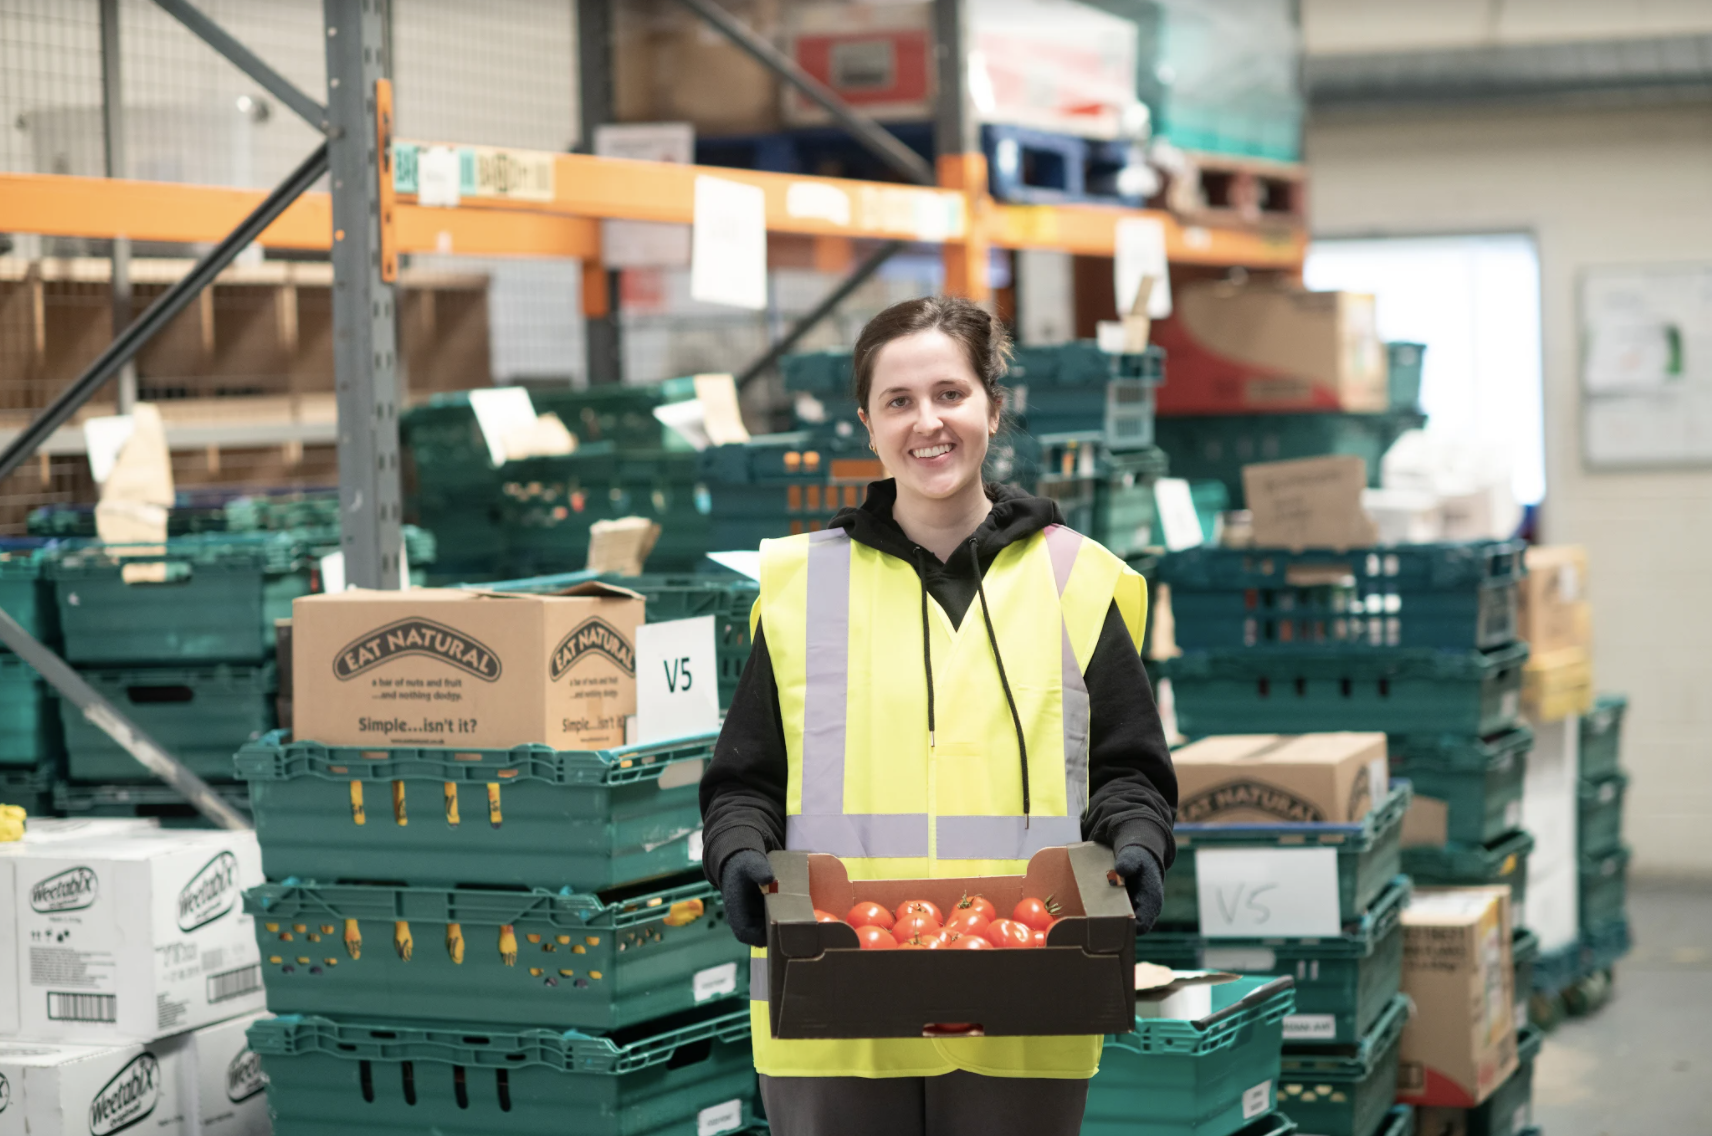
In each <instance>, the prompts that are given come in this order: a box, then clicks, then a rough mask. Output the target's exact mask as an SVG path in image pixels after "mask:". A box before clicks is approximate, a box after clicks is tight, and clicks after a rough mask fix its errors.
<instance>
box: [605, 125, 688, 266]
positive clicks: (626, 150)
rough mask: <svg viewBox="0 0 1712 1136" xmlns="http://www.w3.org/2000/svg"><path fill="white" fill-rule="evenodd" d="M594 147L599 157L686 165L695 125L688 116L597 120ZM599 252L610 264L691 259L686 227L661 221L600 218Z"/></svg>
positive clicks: (670, 263) (682, 263) (683, 262)
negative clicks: (602, 122)
mask: <svg viewBox="0 0 1712 1136" xmlns="http://www.w3.org/2000/svg"><path fill="white" fill-rule="evenodd" d="M594 152H595V153H596V154H598V155H600V156H601V157H603V158H631V159H634V160H636V161H643V162H671V163H673V164H675V165H687V164H689V163H690V162H692V161H694V160H695V127H693V126H691V125H690V124H689V123H687V122H638V123H622V124H609V125H605V126H597V127H595V131H594ZM600 233H601V236H600V257H601V261H602V262H603V263H604V264H606V266H607V267H608V268H683V267H685V266H686V265H688V264H689V263H690V227H689V226H688V225H675V224H669V223H666V222H660V221H602V222H601V223H600Z"/></svg>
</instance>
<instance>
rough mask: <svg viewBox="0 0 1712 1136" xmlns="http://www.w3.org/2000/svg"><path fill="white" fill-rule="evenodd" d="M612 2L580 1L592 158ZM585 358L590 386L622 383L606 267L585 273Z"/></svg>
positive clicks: (604, 101) (607, 106)
mask: <svg viewBox="0 0 1712 1136" xmlns="http://www.w3.org/2000/svg"><path fill="white" fill-rule="evenodd" d="M613 2H614V0H577V112H578V117H579V119H580V120H581V127H582V129H581V137H582V150H583V152H584V153H586V154H592V153H594V132H595V130H596V129H597V128H598V127H600V126H602V125H604V124H606V123H609V122H611V121H612V120H613V118H614V107H613V104H614V99H613V90H612V83H613V60H612V42H613V34H614V29H613V15H614V13H613ZM583 293H584V295H583V328H584V330H583V336H584V341H583V354H584V358H585V360H586V362H587V366H588V381H589V385H590V386H593V385H594V384H596V383H621V382H623V381H624V336H623V330H622V326H621V325H620V323H619V318H618V273H617V272H615V271H613V270H611V269H608V268H607V267H606V266H605V265H602V264H589V265H586V266H585V267H584V270H583Z"/></svg>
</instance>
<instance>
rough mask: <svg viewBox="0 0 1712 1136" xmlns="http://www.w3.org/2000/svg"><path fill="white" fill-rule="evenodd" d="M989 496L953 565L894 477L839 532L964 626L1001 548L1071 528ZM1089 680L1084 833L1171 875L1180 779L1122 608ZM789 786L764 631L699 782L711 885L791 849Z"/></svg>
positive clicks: (1108, 626)
mask: <svg viewBox="0 0 1712 1136" xmlns="http://www.w3.org/2000/svg"><path fill="white" fill-rule="evenodd" d="M987 495H988V497H989V498H990V499H991V500H992V502H993V508H992V511H991V512H990V513H988V514H987V517H986V519H985V520H983V521H982V522H981V524H980V526H979V527H977V528H976V530H975V531H974V533H973V534H972V535H971V538H970V540H968V541H965V542H964V543H963V544H962V546H960V547H959V548H958V550H957V551H956V552H954V553H952V554H951V558H950V560H949V561H946V562H941V561H940V559H939V558H938V557H937V556H935V555H934V554H933V553H931V552H928V551H927V550H926V549H924V548H922V547H921V546H919V545H917V544H916V543H915V542H914V541H912V540H910V539H909V537H907V536H905V535H904V531H903V529H902V528H900V527H899V526H898V523H897V522H896V521H895V520H893V519H892V503H893V502H894V501H895V500H896V499H897V485H896V483H895V482H893V481H890V480H887V481H876V482H874V483H872V484H871V485H869V486H868V498H867V500H866V501H865V502H864V503H863V504H862V507H861V508H859V509H845V510H843V511H841V512H839V513H838V515H837V516H835V517H833V519H832V522H831V525H830V527H833V528H843V529H846V530H848V531H849V533H850V537H851V539H852V540H857V541H860V542H861V543H863V544H865V545H867V546H868V547H870V548H873V549H876V550H878V551H880V552H884V553H886V554H888V555H890V556H895V557H897V558H898V559H900V560H903V561H905V562H907V563H909V564H912V565H914V566H915V570H916V573H917V574H918V575H919V576H920V577H921V580H922V583H923V585H924V586H925V588H926V590H927V593H928V594H929V595H931V596H932V597H933V598H934V600H936V601H937V602H938V603H939V606H940V607H942V608H944V609H945V613H946V615H948V616H950V617H951V622H952V624H953V625H957V624H960V623H962V621H963V617H964V615H965V614H966V613H967V612H968V610H969V605H970V604H971V603H972V602H973V601H974V598H975V595H976V591H977V589H978V588H979V585H980V577H981V576H982V575H984V574H985V573H986V571H987V569H988V568H989V567H991V565H992V563H993V559H994V558H995V557H997V556H998V554H999V552H1000V551H1001V550H1002V549H1004V548H1005V547H1006V546H1007V545H1009V544H1013V543H1015V542H1016V541H1019V540H1022V539H1024V538H1025V537H1028V536H1032V535H1033V534H1034V533H1037V532H1039V531H1040V530H1041V529H1044V528H1045V527H1046V526H1047V525H1050V524H1063V523H1064V522H1063V518H1062V517H1061V516H1060V515H1059V512H1058V506H1057V504H1056V503H1055V502H1053V501H1051V500H1049V499H1047V498H1044V497H1034V496H1031V495H1030V494H1027V493H1024V492H1022V491H1021V490H1018V489H1013V488H1011V487H1009V486H1004V485H995V486H989V487H988V489H987ZM971 542H972V543H973V544H974V547H975V554H974V556H973V557H972V556H971V555H970V554H969V553H968V549H969V546H970V544H971ZM1085 677H1086V680H1087V684H1088V700H1089V703H1090V708H1091V713H1090V721H1089V731H1088V734H1089V736H1088V781H1089V785H1088V788H1089V798H1088V812H1087V815H1086V816H1084V817H1083V818H1082V836H1083V838H1084V839H1087V840H1095V841H1098V842H1100V843H1101V844H1105V845H1108V846H1110V847H1112V848H1114V849H1116V848H1122V847H1124V846H1125V845H1129V844H1139V845H1141V846H1142V847H1144V848H1146V849H1147V850H1148V851H1149V852H1151V853H1153V856H1154V858H1155V859H1157V860H1158V861H1159V866H1160V867H1161V868H1162V869H1164V868H1169V867H1170V866H1171V861H1172V858H1173V857H1174V856H1175V854H1176V842H1175V841H1174V839H1173V838H1172V834H1171V824H1172V821H1173V819H1174V817H1175V815H1176V809H1177V774H1176V772H1175V771H1174V770H1173V769H1172V767H1171V752H1170V749H1169V747H1167V746H1166V744H1165V733H1164V730H1163V729H1162V728H1161V727H1160V724H1159V711H1158V709H1157V708H1156V707H1155V706H1154V703H1153V691H1152V688H1151V687H1150V686H1149V685H1148V681H1147V672H1146V670H1144V669H1143V667H1142V665H1141V658H1140V656H1139V655H1137V653H1136V649H1135V642H1134V640H1132V639H1131V638H1130V634H1129V629H1128V628H1127V627H1126V626H1125V625H1124V621H1123V616H1122V615H1121V614H1120V613H1119V612H1118V609H1117V605H1116V604H1115V603H1114V604H1113V605H1112V607H1111V609H1110V610H1109V611H1107V613H1106V622H1105V625H1104V627H1102V628H1101V630H1100V639H1099V642H1098V643H1097V644H1096V646H1095V648H1094V654H1093V657H1092V658H1091V659H1090V660H1089V663H1088V670H1087V674H1086V676H1085ZM788 779H789V772H788V761H787V759H786V756H785V731H784V725H783V722H782V721H781V719H780V716H779V691H778V686H777V685H776V684H775V682H774V680H773V663H772V659H771V658H770V657H769V655H768V653H767V641H766V629H765V628H764V627H761V626H757V627H756V629H755V645H754V648H753V649H752V650H751V652H750V655H749V663H748V665H747V666H746V667H745V668H744V670H743V677H742V678H741V679H740V680H739V681H738V684H737V691H736V693H735V695H733V697H732V700H731V709H730V710H729V711H728V712H727V714H726V717H725V726H724V728H723V729H722V730H721V731H720V735H719V741H718V743H717V744H716V745H715V747H714V751H713V761H712V763H711V764H710V765H709V766H708V769H707V772H706V773H705V774H704V775H703V776H702V780H701V812H702V824H703V832H702V839H703V845H704V847H703V857H702V867H703V870H704V871H705V872H706V873H707V878H708V879H709V880H711V881H712V882H713V884H714V886H716V887H717V886H718V885H719V882H720V873H721V872H722V871H723V870H724V867H725V862H726V861H727V860H728V859H730V858H731V856H732V854H733V853H735V852H739V851H742V850H743V849H746V848H750V849H755V850H756V851H760V852H768V851H771V850H772V849H775V848H783V847H784V846H785V789H786V782H787V781H788Z"/></svg>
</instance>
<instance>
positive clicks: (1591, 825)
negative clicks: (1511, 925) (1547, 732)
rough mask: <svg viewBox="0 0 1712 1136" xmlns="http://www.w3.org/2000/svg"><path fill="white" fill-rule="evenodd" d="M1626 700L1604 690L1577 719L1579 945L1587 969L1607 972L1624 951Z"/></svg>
mask: <svg viewBox="0 0 1712 1136" xmlns="http://www.w3.org/2000/svg"><path fill="white" fill-rule="evenodd" d="M1627 709H1628V699H1627V698H1625V697H1624V696H1622V695H1619V694H1602V695H1600V696H1599V698H1598V699H1597V700H1596V701H1595V703H1594V706H1593V711H1592V713H1590V714H1587V715H1585V716H1583V717H1582V719H1581V738H1580V748H1579V750H1578V753H1579V755H1580V768H1579V773H1580V786H1579V789H1580V795H1581V801H1580V815H1579V817H1578V821H1579V823H1578V826H1577V830H1576V839H1577V843H1578V845H1579V848H1578V852H1579V855H1580V861H1581V862H1580V865H1579V867H1580V874H1581V880H1580V888H1581V905H1580V906H1581V947H1582V952H1583V954H1584V955H1585V956H1587V964H1588V967H1589V968H1590V969H1591V970H1594V971H1604V970H1609V969H1610V966H1611V963H1612V962H1614V961H1615V960H1616V959H1617V958H1618V957H1620V956H1621V955H1622V954H1624V953H1625V952H1626V951H1627V949H1628V913H1627V887H1628V866H1629V852H1628V847H1627V845H1625V844H1624V843H1623V796H1624V793H1625V791H1626V790H1627V789H1628V785H1629V778H1628V775H1627V774H1626V773H1624V772H1623V770H1622V731H1623V717H1624V713H1625V711H1626V710H1627Z"/></svg>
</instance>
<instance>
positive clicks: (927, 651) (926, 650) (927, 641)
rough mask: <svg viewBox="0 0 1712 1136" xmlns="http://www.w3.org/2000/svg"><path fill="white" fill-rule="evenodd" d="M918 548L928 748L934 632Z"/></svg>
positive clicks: (925, 579) (925, 572)
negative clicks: (929, 615) (929, 624)
mask: <svg viewBox="0 0 1712 1136" xmlns="http://www.w3.org/2000/svg"><path fill="white" fill-rule="evenodd" d="M923 551H925V550H923V549H920V548H918V549H916V565H915V575H916V579H918V580H920V581H921V664H922V667H923V669H925V670H926V671H927V748H928V749H932V748H933V632H932V629H931V628H929V627H928V625H927V569H926V568H924V567H923V566H922V563H921V553H922V552H923Z"/></svg>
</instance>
